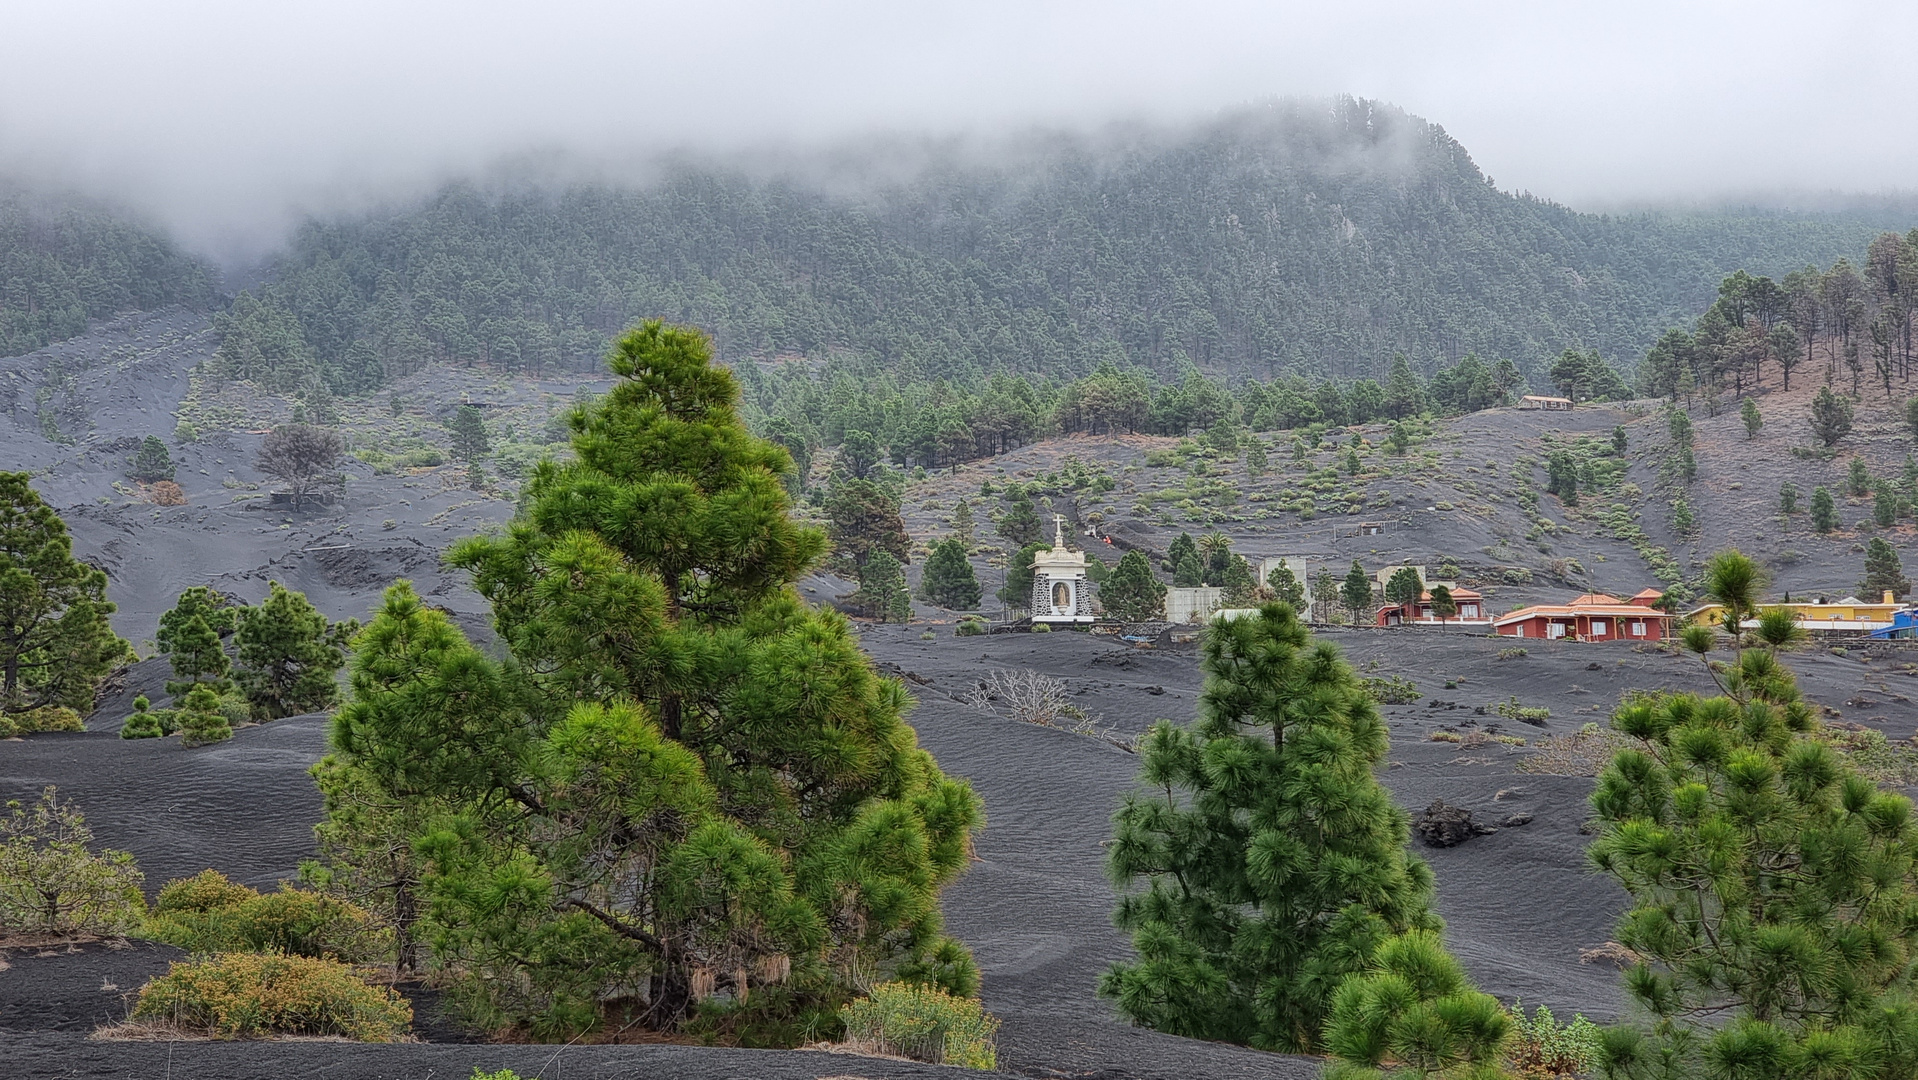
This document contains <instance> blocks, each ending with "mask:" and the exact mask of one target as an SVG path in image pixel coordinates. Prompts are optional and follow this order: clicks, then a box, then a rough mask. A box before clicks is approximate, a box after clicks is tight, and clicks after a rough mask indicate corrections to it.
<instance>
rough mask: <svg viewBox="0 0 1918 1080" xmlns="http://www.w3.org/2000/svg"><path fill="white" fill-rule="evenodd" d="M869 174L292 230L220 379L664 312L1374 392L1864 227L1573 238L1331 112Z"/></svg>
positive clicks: (1752, 223) (581, 349)
mask: <svg viewBox="0 0 1918 1080" xmlns="http://www.w3.org/2000/svg"><path fill="white" fill-rule="evenodd" d="M888 160H889V159H886V158H885V157H884V155H882V154H880V153H879V152H877V151H874V152H873V157H872V159H871V160H870V161H863V162H862V160H861V159H859V158H858V157H857V156H856V155H852V156H842V157H841V158H837V159H834V161H833V165H834V171H833V172H832V174H831V175H832V176H833V182H832V183H830V184H826V183H821V182H814V181H811V180H808V179H806V178H805V177H806V176H807V175H810V174H806V173H802V172H800V171H797V170H794V171H789V172H788V173H786V174H784V175H780V176H771V175H767V174H764V173H761V174H748V173H746V172H742V171H738V170H728V169H719V168H710V169H702V168H693V167H682V168H679V169H677V170H676V171H673V172H670V173H668V174H666V175H665V176H663V177H662V178H660V179H659V180H658V181H657V182H655V183H649V184H646V185H636V186H634V187H632V188H613V187H606V186H579V187H573V188H570V189H567V190H564V191H558V192H545V191H542V192H526V191H520V192H516V193H507V194H498V193H482V192H481V191H479V190H476V189H474V188H472V187H469V186H454V187H450V188H447V189H446V190H444V191H442V192H440V193H439V194H438V195H437V196H435V197H434V198H432V199H430V200H428V201H427V202H425V203H424V204H423V205H419V206H416V207H412V208H410V209H407V210H405V211H403V212H396V213H391V214H388V215H384V216H378V217H372V218H366V219H360V220H345V221H315V222H312V223H309V224H308V225H307V226H306V227H305V228H303V229H302V230H301V231H300V232H299V234H298V235H297V237H296V238H295V239H294V241H293V242H292V245H291V247H290V249H289V250H288V251H287V253H286V254H285V255H284V257H283V258H282V259H280V261H279V263H278V265H277V267H276V268H275V279H276V280H275V283H274V284H272V285H271V286H269V287H267V288H266V289H264V290H262V291H261V292H260V293H259V294H258V295H257V296H250V297H243V298H241V300H240V301H239V302H238V303H237V304H236V306H235V307H234V309H233V312H232V314H231V316H230V317H229V319H228V320H227V321H226V323H225V328H226V330H227V332H228V341H229V344H228V346H227V348H226V350H225V352H224V357H225V360H226V364H227V367H228V370H229V372H230V373H231V374H233V375H236V376H242V377H267V378H270V379H272V380H274V381H276V382H279V383H281V384H283V385H297V384H299V383H301V382H318V381H324V382H325V383H326V384H327V386H328V388H329V389H330V390H332V391H333V392H336V393H338V392H353V391H358V390H363V389H366V388H368V387H371V386H374V385H377V384H379V383H380V382H381V381H382V380H384V379H386V378H388V377H391V376H393V375H395V374H398V373H402V372H404V371H407V370H410V369H411V368H414V367H417V366H418V365H420V364H423V363H426V362H428V361H430V360H434V359H444V360H451V361H455V362H467V363H487V364H492V365H496V366H499V367H504V368H508V369H516V368H526V369H536V370H537V369H551V368H557V367H582V366H588V365H591V364H596V363H597V362H598V358H599V356H600V354H601V352H602V351H603V348H604V346H605V343H606V342H607V340H608V338H609V336H610V335H611V334H613V333H614V332H616V331H618V330H620V329H622V328H624V327H625V326H627V325H629V324H630V323H631V322H633V321H634V320H635V319H638V318H641V317H644V316H663V317H666V318H668V319H673V320H679V321H684V322H691V323H696V324H698V325H700V326H703V327H706V328H707V329H709V330H710V331H711V332H712V333H713V334H714V335H715V336H716V338H717V340H718V345H719V348H720V350H721V353H722V355H723V356H725V357H726V358H727V359H728V360H730V361H733V362H738V361H740V360H743V359H751V358H769V357H776V356H806V357H810V358H823V357H828V356H842V357H846V358H849V359H852V360H854V361H856V362H865V361H870V362H874V363H876V364H878V365H881V366H883V367H884V369H885V370H888V371H890V372H892V373H894V374H895V375H898V376H899V377H901V378H903V379H905V380H907V381H919V380H922V379H925V378H949V379H954V380H956V381H958V382H961V383H966V384H971V385H977V384H978V382H979V381H981V378H982V377H983V376H987V375H990V374H991V373H994V372H998V371H1006V370H1011V371H1023V372H1029V373H1036V374H1043V375H1048V376H1054V377H1060V376H1076V375H1081V374H1084V373H1086V372H1088V371H1090V370H1092V369H1093V368H1095V367H1096V366H1097V365H1098V364H1100V363H1101V362H1103V361H1113V362H1115V363H1117V364H1119V365H1120V366H1140V367H1145V368H1149V369H1152V370H1154V371H1156V372H1158V373H1160V374H1161V375H1166V376H1171V377H1173V378H1176V377H1177V376H1178V373H1179V372H1180V371H1181V370H1182V369H1183V368H1184V367H1185V366H1186V365H1187V364H1191V365H1194V366H1196V367H1198V368H1199V369H1201V370H1203V371H1206V372H1209V373H1211V374H1213V375H1215V376H1224V377H1227V378H1234V377H1237V376H1241V375H1257V376H1261V377H1269V376H1270V375H1272V374H1274V373H1277V372H1281V371H1289V372H1294V373H1300V374H1309V375H1327V376H1339V377H1345V378H1351V377H1359V376H1371V377H1379V376H1382V375H1383V374H1384V373H1385V370H1386V368H1387V366H1388V365H1389V363H1390V361H1391V358H1392V356H1393V355H1394V354H1395V353H1400V352H1403V353H1405V354H1406V355H1407V356H1408V357H1410V358H1411V359H1412V361H1413V363H1414V365H1415V366H1416V367H1418V368H1420V369H1421V370H1424V371H1430V370H1432V368H1433V367H1434V366H1435V365H1436V364H1437V362H1439V361H1440V360H1448V359H1456V358H1458V357H1460V356H1462V355H1464V354H1466V353H1477V354H1478V355H1480V356H1484V357H1492V358H1509V359H1511V360H1513V361H1514V362H1516V363H1517V364H1518V365H1519V367H1520V368H1521V369H1522V370H1524V371H1526V372H1528V373H1537V372H1539V371H1541V370H1542V367H1543V365H1544V364H1545V363H1546V362H1547V361H1548V360H1549V358H1550V357H1552V356H1554V355H1556V354H1557V353H1559V352H1560V351H1561V350H1563V349H1565V348H1567V347H1572V346H1582V347H1588V348H1595V349H1598V350H1599V351H1600V352H1601V353H1602V354H1604V355H1605V356H1606V357H1608V358H1609V359H1611V360H1612V361H1613V362H1615V363H1617V362H1620V361H1623V362H1625V363H1626V364H1627V365H1629V363H1630V361H1631V360H1632V359H1635V358H1636V357H1637V356H1639V355H1641V354H1642V353H1643V351H1644V349H1645V348H1646V347H1647V346H1648V345H1649V344H1650V343H1651V342H1652V340H1653V339H1654V338H1655V336H1656V333H1657V331H1659V330H1660V329H1663V328H1664V327H1667V326H1670V325H1672V324H1674V323H1675V322H1678V321H1679V320H1680V319H1681V318H1683V317H1685V316H1688V315H1689V314H1690V313H1691V312H1694V311H1696V310H1698V308H1699V307H1701V306H1702V305H1703V304H1704V303H1706V302H1709V300H1710V296H1711V291H1710V290H1711V288H1712V283H1714V282H1716V281H1718V280H1719V279H1720V278H1722V277H1723V276H1724V275H1725V274H1727V273H1729V272H1731V271H1732V270H1735V269H1739V268H1748V269H1751V270H1753V271H1754V272H1761V273H1762V272H1783V271H1785V270H1787V269H1791V268H1794V267H1798V266H1802V265H1804V264H1805V263H1806V262H1808V261H1818V262H1826V261H1829V260H1830V259H1832V258H1834V257H1836V256H1837V255H1838V254H1840V253H1842V252H1844V251H1848V250H1855V249H1857V248H1859V247H1861V246H1862V245H1863V244H1864V243H1865V241H1866V240H1867V239H1868V238H1869V237H1870V235H1872V233H1874V232H1875V231H1876V230H1877V228H1879V227H1881V226H1882V225H1884V224H1885V223H1884V222H1877V221H1867V220H1863V219H1862V218H1861V217H1860V216H1858V215H1850V216H1838V215H1832V216H1816V215H1811V216H1807V215H1796V216H1794V215H1786V214H1772V213H1756V212H1754V213H1746V214H1734V213H1722V214H1712V215H1692V216H1678V217H1669V216H1639V217H1601V216H1593V215H1587V214H1579V213H1575V212H1573V211H1571V210H1568V209H1566V208H1565V207H1562V206H1558V205H1555V204H1553V203H1550V202H1546V201H1543V200H1540V199H1535V198H1531V197H1529V196H1522V195H1512V194H1507V193H1504V192H1501V191H1499V190H1498V189H1497V188H1496V187H1495V186H1493V183H1492V182H1491V181H1490V179H1488V178H1487V177H1486V176H1484V175H1483V174H1482V173H1481V172H1480V171H1479V169H1478V167H1477V166H1476V165H1475V164H1474V163H1473V162H1472V159H1471V157H1470V156H1469V155H1468V154H1467V153H1466V151H1465V149H1464V148H1463V147H1461V146H1460V145H1459V144H1458V143H1457V142H1456V141H1454V140H1453V139H1452V138H1451V137H1449V136H1448V135H1446V134H1445V132H1444V131H1443V130H1442V129H1440V128H1438V127H1436V126H1434V125H1431V124H1428V123H1426V122H1425V121H1422V120H1419V119H1417V118H1415V117H1412V116H1409V115H1407V114H1405V113H1403V112H1400V111H1398V110H1396V109H1392V108H1390V107H1386V106H1382V105H1378V104H1374V103H1367V102H1357V101H1352V100H1349V99H1347V100H1341V101H1336V102H1316V103H1288V104H1277V105H1271V106H1266V107H1260V108H1256V109H1250V110H1246V111H1242V112H1239V113H1237V114H1234V115H1231V116H1228V117H1225V118H1222V119H1220V120H1218V121H1216V122H1213V123H1211V124H1208V125H1205V126H1201V127H1196V128H1187V129H1181V130H1179V131H1175V132H1166V131H1158V132H1149V133H1148V132H1133V133H1131V134H1128V135H1124V136H1117V135H1112V136H1105V137H1101V138H1098V139H1093V138H1079V137H1066V136H1058V137H1056V138H1053V139H1050V140H1034V141H1031V142H1028V143H1027V144H1023V145H1021V146H1019V147H1017V148H1016V149H1015V148H1008V149H1006V150H1005V151H1004V153H1003V154H1000V155H999V156H997V157H994V156H993V155H990V154H983V153H976V152H968V153H966V154H963V155H962V154H960V153H958V152H956V151H955V152H951V153H947V154H944V155H940V154H933V155H931V157H930V158H928V159H927V160H928V161H929V162H930V163H922V164H920V165H916V166H914V167H913V168H911V169H901V168H899V167H897V166H896V165H888V164H886V162H887V161H888ZM848 161H850V162H852V163H851V164H848ZM986 161H991V162H995V164H981V162H986ZM822 168H823V166H822ZM848 177H851V179H848ZM902 177H903V178H902Z"/></svg>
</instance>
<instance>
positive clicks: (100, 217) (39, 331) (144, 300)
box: [0, 182, 215, 356]
mask: <svg viewBox="0 0 1918 1080" xmlns="http://www.w3.org/2000/svg"><path fill="white" fill-rule="evenodd" d="M214 299H215V294H214V289H213V275H212V272H211V271H210V270H209V269H208V268H207V267H206V266H205V265H203V264H202V263H200V262H199V261H197V260H195V259H193V258H191V257H189V256H188V255H186V254H185V253H183V252H181V251H180V250H179V249H178V248H177V247H175V246H174V245H173V243H172V242H171V241H169V240H167V239H166V238H164V237H162V236H161V235H159V234H158V233H156V232H154V231H152V230H149V229H146V228H143V227H141V226H139V225H135V224H132V223H129V222H127V221H124V220H120V219H118V218H116V217H114V216H113V215H112V214H111V213H109V212H107V211H105V210H103V209H99V208H96V207H88V206H81V205H77V204H72V203H61V202H57V201H52V200H41V199H35V198H31V197H28V196H26V195H24V194H22V193H20V192H18V191H15V190H13V189H11V188H10V187H8V185H6V184H5V183H4V182H0V356H17V355H19V354H21V353H26V352H32V351H33V350H35V349H38V348H42V347H44V346H46V345H48V344H50V343H52V342H55V341H64V340H66V339H67V338H70V337H73V336H75V335H77V334H80V333H82V332H84V331H85V330H86V328H87V324H88V323H89V322H91V321H93V320H96V319H101V318H105V317H107V316H110V315H113V314H115V313H117V312H123V311H151V310H154V309H156V308H162V307H168V306H171V305H174V304H187V305H203V304H210V303H212V302H213V301H214Z"/></svg>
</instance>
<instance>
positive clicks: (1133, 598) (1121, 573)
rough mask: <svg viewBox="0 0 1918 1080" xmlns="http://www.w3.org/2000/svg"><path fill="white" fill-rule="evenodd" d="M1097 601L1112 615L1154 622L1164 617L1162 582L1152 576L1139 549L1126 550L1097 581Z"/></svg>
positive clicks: (1150, 569) (1148, 564)
mask: <svg viewBox="0 0 1918 1080" xmlns="http://www.w3.org/2000/svg"><path fill="white" fill-rule="evenodd" d="M1099 603H1100V605H1101V606H1103V607H1104V608H1105V612H1106V614H1107V615H1110V616H1112V617H1113V618H1115V619H1121V620H1124V621H1125V622H1156V621H1158V620H1160V619H1163V618H1165V586H1164V585H1162V584H1160V583H1159V579H1157V578H1155V577H1153V576H1152V564H1151V563H1150V562H1148V561H1147V560H1146V557H1145V555H1144V554H1143V553H1141V552H1138V551H1128V552H1126V553H1125V555H1124V556H1123V557H1121V558H1120V559H1119V565H1118V566H1115V567H1113V568H1112V573H1110V574H1108V575H1106V579H1105V581H1103V582H1101V583H1100V585H1099Z"/></svg>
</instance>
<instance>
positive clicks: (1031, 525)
mask: <svg viewBox="0 0 1918 1080" xmlns="http://www.w3.org/2000/svg"><path fill="white" fill-rule="evenodd" d="M1044 531H1045V530H1044V528H1043V527H1042V526H1041V525H1040V523H1039V512H1038V511H1037V510H1036V509H1034V508H1033V505H1032V496H1031V495H1028V494H1025V493H1020V494H1019V495H1017V496H1016V497H1014V498H1013V500H1012V504H1011V505H1010V506H1008V507H1007V508H1006V512H1005V513H1004V514H1001V515H1000V516H999V535H1000V536H1003V537H1005V539H1006V542H1007V543H1011V544H1017V545H1019V546H1020V547H1024V546H1025V545H1027V544H1036V543H1038V542H1039V540H1040V535H1041V534H1042V533H1043V532H1044Z"/></svg>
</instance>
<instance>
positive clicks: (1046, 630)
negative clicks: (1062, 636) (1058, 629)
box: [1032, 622, 1052, 634]
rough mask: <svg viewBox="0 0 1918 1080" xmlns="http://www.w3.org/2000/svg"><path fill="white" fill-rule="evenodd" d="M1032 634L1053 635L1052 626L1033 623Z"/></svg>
mask: <svg viewBox="0 0 1918 1080" xmlns="http://www.w3.org/2000/svg"><path fill="white" fill-rule="evenodd" d="M1032 632H1033V633H1035V634H1050V633H1052V624H1051V623H1042V622H1036V623H1033V624H1032Z"/></svg>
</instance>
